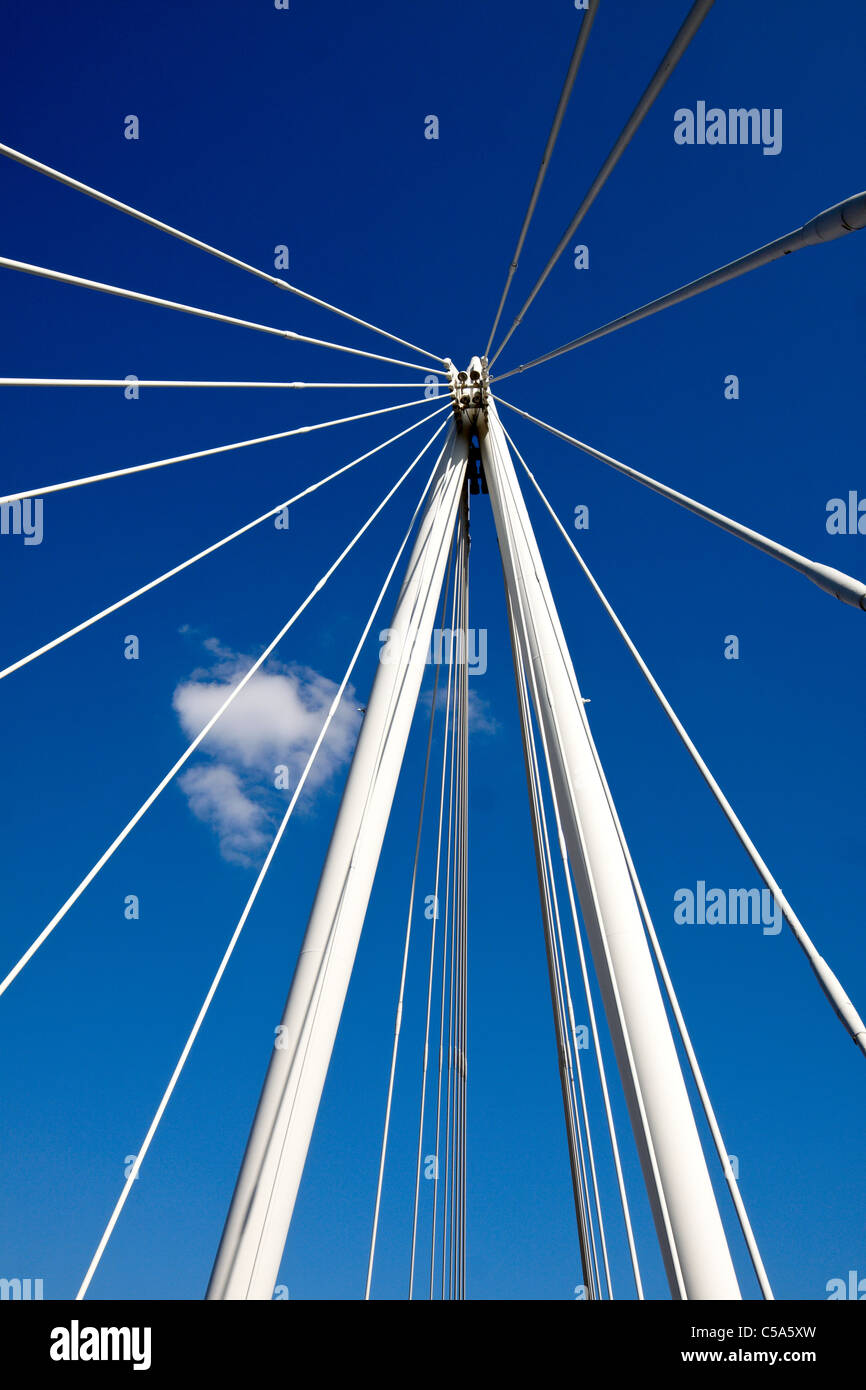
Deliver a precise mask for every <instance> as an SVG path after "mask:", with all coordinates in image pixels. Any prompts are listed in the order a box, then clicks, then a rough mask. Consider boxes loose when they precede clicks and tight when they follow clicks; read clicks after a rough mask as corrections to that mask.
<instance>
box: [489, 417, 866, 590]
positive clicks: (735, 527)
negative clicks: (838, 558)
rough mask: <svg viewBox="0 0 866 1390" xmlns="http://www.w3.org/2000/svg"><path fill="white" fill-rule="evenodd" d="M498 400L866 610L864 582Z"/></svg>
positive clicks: (602, 461) (814, 582) (577, 447)
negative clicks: (792, 548) (793, 548)
mask: <svg viewBox="0 0 866 1390" xmlns="http://www.w3.org/2000/svg"><path fill="white" fill-rule="evenodd" d="M495 399H496V400H497V401H501V404H502V405H507V406H508V409H509V410H513V411H514V412H515V414H517V415H522V416H523V418H524V420H531V421H532V423H533V424H534V425H539V426H540V427H541V429H543V430H547V432H548V434H552V435H555V436H556V438H557V439H562V440H564V441H565V443H566V444H572V445H573V446H574V448H575V449H582V450H583V452H584V453H585V454H589V456H590V458H594V459H597V460H598V461H599V463H605V464H607V465H608V467H609V468H615V469H616V471H617V472H618V473H623V474H625V476H626V477H627V478H632V479H633V480H634V481H635V482H636V483H642V484H643V486H644V487H647V488H650V490H651V491H652V492H657V493H658V494H659V496H660V497H666V498H668V500H669V501H671V502H676V504H677V506H679V507H684V508H685V509H686V511H690V512H694V514H695V516H700V517H703V519H704V521H710V522H712V524H713V525H714V526H718V527H719V528H720V530H722V531H727V532H729V533H730V535H732V536H737V537H738V538H739V539H740V540H743V541H746V542H747V543H748V544H749V545H751V546H753V547H754V548H755V550H762V551H763V552H764V554H765V555H770V556H772V557H773V559H774V560H780V561H781V562H782V564H783V565H788V567H789V568H790V569H793V570H796V571H797V573H798V574H802V575H804V576H805V578H806V579H810V580H811V581H812V583H813V584H817V586H818V588H819V589H823V590H824V592H825V593H827V594H832V596H833V597H834V598H838V599H840V600H841V601H842V603H847V604H849V605H850V606H851V607H852V608H861V609H866V584H864V583H862V582H861V580H859V579H853V578H852V577H851V575H849V574H845V573H843V571H842V570H837V569H834V568H833V567H832V566H831V565H822V564H820V563H819V562H818V561H817V560H809V559H807V557H806V556H805V555H800V554H798V552H797V551H796V550H790V549H789V548H788V547H787V546H785V545H780V543H779V542H778V541H774V540H771V539H770V538H769V537H768V536H764V535H762V534H761V533H760V531H753V530H751V528H750V527H748V526H743V525H742V524H741V523H740V522H739V521H732V520H731V518H730V517H729V516H725V515H724V514H723V513H722V512H716V511H713V509H712V508H711V507H705V506H704V504H703V503H702V502H696V501H695V500H694V498H693V497H687V496H686V495H685V493H683V492H677V491H676V489H675V488H672V487H668V486H667V485H666V484H665V483H660V482H658V481H657V480H656V479H655V478H651V477H649V475H648V474H646V473H639V472H638V470H637V469H636V468H630V467H629V466H628V464H625V463H621V462H620V461H619V460H618V459H615V458H611V456H610V455H609V454H603V453H601V451H600V450H599V449H593V448H592V446H591V445H589V444H584V443H582V442H581V441H580V440H579V439H575V438H574V437H573V436H572V435H570V434H565V433H564V432H563V431H562V430H558V429H555V428H554V426H553V425H548V424H546V423H545V421H544V420H539V419H538V418H537V417H536V416H535V415H530V414H529V413H528V411H525V410H520V409H519V407H518V406H516V405H511V404H510V403H509V402H508V401H502V400H501V397H499V396H496V397H495Z"/></svg>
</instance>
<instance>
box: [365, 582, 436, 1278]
mask: <svg viewBox="0 0 866 1390" xmlns="http://www.w3.org/2000/svg"><path fill="white" fill-rule="evenodd" d="M450 582H451V572H450V566H449V569H448V572H447V578H446V582H445V588H444V591H443V595H442V616H441V618H440V624H439V625H440V627H441V626H442V624H443V623H444V621H445V612H446V608H447V604H448V588H449V585H450ZM440 670H441V667H440V666H439V664H438V663H437V665H436V674H435V676H434V680H433V696H432V700H431V703H430V724H429V728H428V732H427V753H426V756H425V759H424V776H423V778H422V782H421V803H420V806H419V810H418V829H417V832H416V835H415V858H414V861H413V864H412V881H411V884H410V888H409V907H408V910H407V913H406V934H405V941H404V945H403V966H402V970H401V973H400V990H399V994H398V996H397V1009H396V1015H395V1019H394V1043H393V1047H392V1050H391V1070H390V1074H389V1076H388V1095H387V1099H386V1102H385V1123H384V1128H383V1133H382V1148H381V1154H380V1157H379V1176H378V1180H377V1183H376V1202H375V1207H374V1211H373V1231H372V1234H371V1237H370V1256H369V1260H368V1263H367V1283H366V1287H365V1289H364V1301H365V1302H367V1301H369V1299H370V1289H371V1286H372V1283H373V1262H374V1260H375V1258H376V1237H377V1235H378V1231H379V1212H380V1209H381V1205H382V1186H383V1184H384V1180H385V1159H386V1157H387V1154H388V1134H389V1131H390V1127H391V1103H392V1101H393V1098H394V1078H395V1075H396V1072H397V1052H398V1049H399V1045H400V1029H401V1026H402V1022H403V1003H404V999H405V995H406V972H407V970H408V966H409V946H410V942H411V938H412V916H413V913H414V911H415V888H416V885H417V882H418V860H419V858H420V854H421V831H422V829H423V827H424V808H425V806H426V804H427V781H428V777H429V774H430V753H431V750H432V747H433V725H434V723H435V719H436V696H437V694H438V690H439V672H440Z"/></svg>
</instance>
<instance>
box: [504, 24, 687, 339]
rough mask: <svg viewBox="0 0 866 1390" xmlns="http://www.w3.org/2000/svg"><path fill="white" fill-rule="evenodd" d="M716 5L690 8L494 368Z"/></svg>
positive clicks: (525, 305)
mask: <svg viewBox="0 0 866 1390" xmlns="http://www.w3.org/2000/svg"><path fill="white" fill-rule="evenodd" d="M712 5H713V0H695V3H694V4H693V5H692V7H691V9H690V10H689V12H688V14H687V15H686V18H685V19H684V20H683V23H682V25H681V26H680V28H679V30H678V32H677V34H676V36H675V38H674V40H673V43H672V44H671V46H670V48H669V49H668V51H667V53H666V54H665V56H664V57H663V58H662V60H661V62H660V63H659V65H658V67H657V68H656V71H655V73H654V74H653V76H652V78H651V80H650V83H649V86H648V87H647V88H646V90H645V91H644V94H643V96H642V97H641V99H640V101H639V102H638V104H637V106H636V107H635V108H634V111H632V113H631V115H630V116H629V118H628V120H627V122H626V124H625V125H624V127H623V129H622V131H621V133H620V135H619V136H618V138H617V140H616V143H615V144H614V146H613V149H612V150H611V152H610V154H609V155H608V156H607V159H606V160H605V161H604V164H602V166H601V168H600V169H599V171H598V173H597V174H596V176H595V178H594V179H593V181H592V183H591V185H590V187H589V191H588V192H587V193H586V195H585V197H584V199H583V202H582V203H581V205H580V207H579V208H578V209H577V212H576V213H575V214H574V217H573V218H572V219H571V222H570V223H569V224H568V227H567V228H566V230H565V231H564V232H563V234H562V237H561V238H560V240H559V243H558V245H557V247H556V250H555V251H554V253H553V255H552V256H551V257H550V260H549V261H548V262H547V265H546V266H545V267H544V270H543V271H542V272H541V275H540V276H539V278H538V279H537V280H536V282H535V285H534V286H533V288H532V290H531V291H530V294H529V296H528V298H527V299H526V301H525V302H524V305H523V308H522V309H521V310H520V312H519V314H518V315H517V317H516V318H515V320H514V322H513V323H512V325H511V327H510V328H509V330H508V332H507V333H506V335H505V337H504V338H503V339H502V341H501V343H500V344H499V347H498V348H497V349H496V352H495V353H494V354H493V356H492V357H491V359H490V366H491V367H492V366H493V364H494V362H495V361H496V359H497V357H498V356H499V354H500V353H501V352H502V349H503V348H504V347H505V345H506V343H507V342H508V340H509V339H510V337H511V335H512V333H513V332H514V330H515V329H516V328H517V327H518V325H519V324H521V323H522V322H523V318H524V315H525V314H526V311H527V309H528V308H529V306H530V304H531V303H532V301H533V300H534V299H535V296H536V295H537V294H538V291H539V290H540V289H541V287H542V285H543V284H544V282H545V280H546V279H547V277H548V275H549V274H550V272H551V271H552V270H553V267H554V266H555V265H556V263H557V261H558V260H559V258H560V256H561V255H562V253H563V251H564V250H565V248H566V247H567V246H568V243H569V242H570V241H571V238H572V237H573V236H574V233H575V232H576V231H577V229H578V227H579V226H580V224H581V222H582V221H583V219H584V217H585V216H586V214H587V212H588V211H589V209H590V208H591V207H592V205H593V203H594V202H595V200H596V198H597V197H598V194H599V193H600V192H601V190H602V188H603V187H604V185H605V184H606V183H607V180H608V178H609V176H610V175H611V173H612V172H613V170H614V169H615V168H616V166H617V164H618V163H619V161H620V158H621V156H622V155H623V154H624V152H625V150H626V148H627V146H628V145H629V143H630V142H631V139H632V136H633V135H634V133H635V131H636V130H637V129H638V127H639V126H640V124H641V122H642V121H643V119H644V117H645V116H646V114H647V112H648V111H649V110H650V108H651V106H652V105H653V103H654V101H655V99H656V97H657V96H658V94H659V92H660V91H661V89H662V87H663V86H664V85H665V83H666V82H667V80H668V78H669V77H670V75H671V73H672V72H673V70H674V68H675V67H676V66H677V63H678V62H679V61H680V59H681V58H682V56H683V54H684V53H685V51H686V49H687V48H688V46H689V44H690V43H691V41H692V39H693V38H694V36H695V34H696V33H697V32H698V29H699V28H700V27H701V25H702V24H703V22H704V20H705V19H706V17H707V15H708V13H709V11H710V9H711V8H712Z"/></svg>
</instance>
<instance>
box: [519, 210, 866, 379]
mask: <svg viewBox="0 0 866 1390" xmlns="http://www.w3.org/2000/svg"><path fill="white" fill-rule="evenodd" d="M864 227H866V192H864V193H857V194H855V195H854V197H852V198H846V199H844V200H843V201H842V202H841V203H836V204H835V205H834V206H833V207H831V208H827V209H826V211H825V212H821V213H819V214H818V215H817V217H813V218H812V220H811V222H807V223H806V224H805V226H803V227H797V228H796V229H795V230H794V231H793V232H788V234H787V235H786V236H783V237H779V238H778V240H777V241H771V242H769V243H768V245H767V246H761V247H759V248H758V250H757V251H750V252H749V253H748V255H746V256H740V258H739V259H738V260H736V261H730V262H729V263H728V264H727V265H723V266H720V267H719V269H718V270H711V271H710V272H709V274H708V275H702V276H701V277H700V279H698V280H692V281H691V282H690V283H689V284H688V285H682V286H681V287H680V289H678V290H672V291H671V293H670V294H665V295H662V296H661V298H660V299H653V300H652V301H651V302H650V303H649V304H644V305H643V307H642V308H640V309H632V311H631V313H629V314H623V315H622V316H621V317H620V318H618V319H613V320H612V321H611V322H610V323H606V324H603V325H602V327H601V328H594V329H593V330H592V331H591V332H590V333H584V334H583V335H582V337H580V338H573V339H572V341H571V342H570V343H564V344H563V346H562V347H558V348H554V349H553V351H552V352H545V353H543V354H542V355H541V357H533V359H532V361H531V362H524V363H523V364H522V365H521V366H519V367H512V368H511V370H510V371H508V372H502V374H501V375H500V376H497V377H495V378H493V379H494V380H495V381H504V380H505V378H506V377H509V376H516V375H517V373H518V372H528V371H529V369H530V367H537V366H539V365H540V364H541V363H542V362H550V361H552V359H553V358H554V357H561V356H562V355H563V353H566V352H573V351H574V349H575V348H579V347H583V346H584V344H585V343H593V342H595V340H596V339H597V338H605V337H606V336H607V334H608V333H616V331H617V330H618V329H620V328H626V327H628V325H629V324H632V323H638V322H639V321H640V320H641V319H646V318H649V317H650V315H651V314H657V313H659V312H660V311H661V310H662V309H669V308H670V307H671V305H673V304H682V303H683V301H684V300H686V299H694V297H695V295H698V294H703V293H704V291H705V290H711V289H714V288H715V287H716V285H724V284H726V283H727V281H728V280H735V279H737V277H738V276H740V275H746V274H747V273H748V272H749V271H750V270H757V269H758V268H759V267H760V266H764V265H769V264H770V263H771V262H772V261H778V260H780V259H781V257H782V256H790V254H791V252H792V251H800V250H802V249H803V248H804V247H806V246H820V245H822V244H823V243H824V242H825V241H835V240H836V239H837V238H838V237H841V236H846V235H847V234H848V232H857V231H862V229H863V228H864Z"/></svg>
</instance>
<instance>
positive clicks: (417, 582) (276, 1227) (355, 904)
mask: <svg viewBox="0 0 866 1390" xmlns="http://www.w3.org/2000/svg"><path fill="white" fill-rule="evenodd" d="M465 476H466V449H465V444H464V443H463V442H462V441H461V440H459V438H458V437H457V433H456V430H455V428H454V426H453V425H452V426H451V428H450V430H449V433H448V436H447V438H446V442H445V445H444V447H443V449H442V452H441V454H440V457H439V461H438V463H437V466H436V470H435V473H434V481H433V486H432V488H431V490H430V495H429V499H428V501H427V504H426V506H425V509H424V512H423V515H422V517H421V520H420V521H419V524H418V529H417V533H416V537H415V543H414V546H413V550H412V554H411V556H410V558H409V561H408V564H407V569H406V575H405V578H404V581H403V585H402V587H401V590H400V594H399V596H398V599H397V603H396V608H395V611H394V614H393V617H392V621H391V625H390V634H391V636H392V637H393V639H394V644H393V648H392V649H391V651H390V654H389V659H388V660H386V661H381V662H380V663H379V665H378V668H377V671H376V675H375V678H374V681H373V687H372V690H371V692H370V696H369V699H368V702H367V710H366V715H365V718H364V722H363V724H362V726H361V732H360V735H359V738H358V742H357V745H356V748H355V752H354V756H353V759H352V765H351V767H350V769H349V774H348V777H347V780H346V784H345V787H344V790H343V796H342V800H341V802H340V809H339V811H338V813H337V818H336V822H335V824H334V829H333V833H332V836H331V840H330V845H329V849H328V853H327V856H326V858H325V863H324V866H323V869H322V874H321V877H320V880H319V887H318V890H317V893H316V897H315V900H314V903H313V907H312V910H311V913H310V918H309V921H308V924H307V929H306V932H305V934H304V940H303V942H302V945H301V949H300V952H299V956H298V962H297V968H296V970H295V973H294V976H293V979H292V984H291V988H290V990H289V995H288V998H287V1001H286V1007H285V1010H284V1012H283V1021H282V1025H281V1026H282V1027H284V1028H285V1033H284V1034H283V1037H284V1040H285V1042H286V1044H287V1045H286V1047H285V1048H284V1049H282V1050H276V1049H272V1051H271V1056H270V1061H269V1064H268V1070H267V1075H266V1077H265V1083H264V1087H263V1089H262V1093H261V1097H260V1100H259V1105H258V1107H257V1110H256V1116H255V1119H254V1122H253V1126H252V1130H251V1134H250V1140H249V1143H248V1145H247V1149H246V1153H245V1157H244V1161H243V1163H242V1165H241V1170H240V1173H239V1175H238V1180H237V1183H236V1185H235V1190H234V1196H233V1198H232V1202H231V1206H230V1209H229V1214H228V1218H227V1220H226V1224H225V1228H224V1231H223V1236H222V1240H221V1242H220V1247H219V1250H218V1252H217V1257H216V1260H215V1262H214V1268H213V1272H212V1275H211V1280H210V1284H209V1286H208V1292H207V1298H208V1299H209V1300H234V1299H255V1300H258V1299H269V1298H270V1297H271V1294H272V1291H273V1286H274V1283H275V1280H276V1276H277V1274H278V1272H279V1266H280V1262H281V1259H282V1254H283V1249H284V1247H285V1242H286V1238H287V1235H288V1230H289V1227H290V1225H291V1219H292V1213H293V1210H294V1205H295V1201H296V1198H297V1193H298V1188H299V1186H300V1181H301V1176H302V1173H303V1170H304V1166H305V1163H306V1157H307V1151H308V1148H309V1144H310V1140H311V1137H312V1133H313V1128H314V1125H315V1118H316V1114H317V1111H318V1107H319V1104H320V1101H321V1095H322V1091H323V1088H324V1085H325V1079H326V1076H327V1072H328V1068H329V1065H330V1058H331V1052H332V1050H333V1046H334V1041H335V1039H336V1035H337V1030H338V1027H339V1021H340V1017H341V1014H342V1009H343V1005H344V1001H345V997H346V992H347V990H348V986H349V980H350V976H351V972H352V967H353V963H354V959H355V955H356V952H357V949H358V944H359V941H360V936H361V932H362V929H363V923H364V917H365V914H366V910H367V906H368V903H369V898H370V893H371V891H372V886H373V881H374V878H375V873H376V868H377V864H378V860H379V856H380V854H381V849H382V843H383V840H384V836H385V829H386V825H387V821H388V817H389V814H390V810H391V805H392V802H393V797H394V792H395V789H396V785H397V779H398V777H399V772H400V767H401V764H402V761H403V757H404V753H405V748H406V743H407V740H408V736H409V730H410V727H411V723H412V718H413V715H414V711H415V708H416V704H417V699H418V695H419V692H420V688H421V683H422V678H423V673H424V669H425V666H426V652H427V651H428V650H429V642H430V639H431V636H432V630H433V624H434V621H435V617H436V611H437V608H438V600H439V595H440V594H441V590H442V584H443V582H444V578H445V571H446V568H447V564H448V550H449V547H450V540H451V536H452V533H453V526H454V519H455V516H456V512H457V509H458V505H459V499H460V492H461V488H462V486H463V484H464V481H465ZM391 658H393V659H391Z"/></svg>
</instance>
